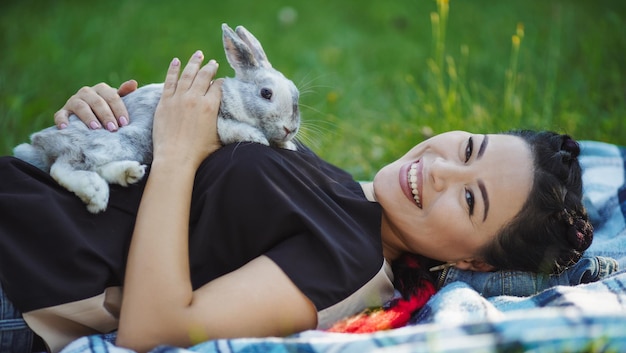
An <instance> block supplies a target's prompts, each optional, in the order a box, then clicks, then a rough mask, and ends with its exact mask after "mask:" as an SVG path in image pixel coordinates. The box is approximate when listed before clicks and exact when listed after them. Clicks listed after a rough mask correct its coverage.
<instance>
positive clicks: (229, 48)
mask: <svg viewBox="0 0 626 353" xmlns="http://www.w3.org/2000/svg"><path fill="white" fill-rule="evenodd" d="M222 33H223V35H222V40H223V41H224V51H225V52H226V59H227V60H228V63H229V64H230V66H232V68H233V69H235V72H237V71H239V70H248V69H254V68H257V67H259V63H258V62H257V60H256V59H255V57H254V54H253V53H252V50H250V48H249V47H248V45H247V44H246V43H245V42H244V41H243V40H241V38H239V36H238V35H237V34H235V32H234V31H233V30H232V29H231V28H230V27H228V25H227V24H225V23H224V24H222Z"/></svg>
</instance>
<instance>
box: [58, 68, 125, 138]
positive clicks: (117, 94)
mask: <svg viewBox="0 0 626 353" xmlns="http://www.w3.org/2000/svg"><path fill="white" fill-rule="evenodd" d="M136 89H137V82H136V81H135V80H130V81H126V82H124V83H123V84H122V85H121V86H120V88H119V89H115V88H112V87H110V86H109V85H107V84H106V83H99V84H97V85H95V86H93V87H83V88H81V89H80V90H78V92H77V93H76V94H74V95H73V96H72V97H70V99H68V100H67V102H66V103H65V106H63V108H62V109H60V110H59V111H57V112H56V113H55V114H54V122H55V124H56V126H57V127H58V128H59V129H63V128H65V127H67V125H68V124H69V117H70V115H71V114H75V115H76V116H78V118H79V119H80V120H81V121H83V123H85V125H87V126H88V127H89V128H91V129H99V128H101V127H103V126H104V127H105V128H106V129H107V130H109V131H116V130H117V129H118V128H119V127H120V126H125V125H127V124H128V123H129V117H128V111H127V109H126V106H125V105H124V102H123V101H122V99H121V96H124V95H126V94H128V93H130V92H133V91H134V90H136Z"/></svg>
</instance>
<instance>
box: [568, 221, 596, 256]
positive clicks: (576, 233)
mask: <svg viewBox="0 0 626 353" xmlns="http://www.w3.org/2000/svg"><path fill="white" fill-rule="evenodd" d="M592 240H593V227H592V226H591V223H589V221H587V220H585V219H583V218H576V220H575V221H574V224H572V225H571V226H570V227H569V230H568V231H567V241H568V242H569V243H570V244H571V245H572V247H574V249H576V250H578V251H585V250H587V248H589V246H590V245H591V241H592Z"/></svg>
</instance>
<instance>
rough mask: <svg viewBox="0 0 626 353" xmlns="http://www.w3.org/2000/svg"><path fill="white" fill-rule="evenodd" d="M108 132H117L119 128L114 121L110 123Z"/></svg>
mask: <svg viewBox="0 0 626 353" xmlns="http://www.w3.org/2000/svg"><path fill="white" fill-rule="evenodd" d="M107 130H109V131H115V130H117V126H116V125H115V124H114V123H113V122H112V121H109V122H108V123H107Z"/></svg>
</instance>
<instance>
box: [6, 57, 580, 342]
mask: <svg viewBox="0 0 626 353" xmlns="http://www.w3.org/2000/svg"><path fill="white" fill-rule="evenodd" d="M203 59H204V58H203V55H202V53H201V52H196V53H195V54H194V55H193V56H192V57H191V59H190V61H189V63H188V64H187V66H186V67H185V69H184V70H183V71H182V73H180V61H178V60H177V59H174V60H173V61H172V63H171V65H170V67H169V70H168V73H167V76H166V79H165V88H164V91H163V96H162V98H161V101H160V103H159V106H158V108H157V112H156V114H155V122H154V131H153V140H154V160H153V163H152V165H151V168H150V173H149V176H148V178H147V180H145V181H144V182H142V183H140V184H139V185H136V186H132V187H129V188H116V187H113V188H112V191H111V199H110V206H109V209H108V210H107V212H105V213H103V214H100V215H97V216H95V215H90V214H88V213H87V212H86V211H85V210H84V205H83V204H82V203H81V202H80V201H79V200H78V199H77V198H76V197H74V196H73V195H72V194H70V193H68V192H67V191H65V190H64V189H62V188H61V187H59V186H58V185H56V183H54V181H53V180H51V179H50V177H49V176H48V175H47V174H45V173H41V172H40V171H38V170H36V169H34V168H33V167H32V166H29V165H27V164H25V163H23V162H21V161H18V160H15V159H13V158H8V157H7V158H3V159H1V160H0V163H1V164H2V165H1V166H0V179H1V180H2V181H3V182H2V186H1V187H0V210H1V212H2V213H3V216H5V218H3V219H4V220H3V221H2V222H0V243H1V245H2V246H0V252H1V253H0V275H1V277H0V279H1V280H2V286H3V290H4V293H0V294H3V295H5V296H6V299H4V300H5V303H4V304H3V306H9V305H10V304H11V306H10V307H11V308H13V306H12V304H14V305H15V308H16V309H14V310H13V312H12V313H13V315H14V316H17V317H19V313H20V312H21V313H23V314H24V318H25V319H26V321H27V322H28V325H29V326H30V328H32V329H33V330H34V331H35V332H37V334H39V335H41V336H43V337H44V338H45V340H46V342H47V343H48V345H49V346H50V348H51V349H52V350H59V349H60V348H61V347H62V346H63V345H64V344H66V343H68V341H69V340H71V339H73V338H75V337H76V335H80V334H89V333H92V332H95V331H94V329H97V330H100V331H101V332H107V331H113V330H115V329H118V334H117V344H119V345H121V346H125V347H130V348H133V349H135V350H138V351H146V350H148V349H150V348H152V347H154V346H156V345H158V344H173V345H179V346H187V345H190V344H192V343H194V342H197V341H199V340H206V339H212V338H218V337H235V336H270V335H286V334H290V333H293V332H298V331H302V330H306V329H312V328H315V327H324V326H327V325H328V324H330V323H332V321H333V320H337V319H339V318H341V317H345V316H347V315H351V314H354V313H356V312H359V311H360V310H362V309H363V308H365V307H367V306H371V305H380V304H381V303H383V302H385V301H386V300H388V299H389V298H390V297H391V295H392V292H393V286H392V280H391V274H390V270H389V263H390V262H392V261H394V260H395V259H397V258H399V257H400V256H401V255H402V254H404V253H412V254H420V255H423V256H426V257H429V258H432V259H435V260H438V261H441V262H444V263H446V264H450V265H453V266H456V267H458V268H462V269H471V270H477V271H489V270H492V269H494V268H510V269H522V270H532V271H539V270H543V271H558V270H560V269H562V268H564V267H566V266H567V265H569V264H570V263H573V262H575V261H576V260H577V259H578V258H579V257H580V256H581V254H582V252H583V251H584V250H585V249H586V248H587V247H588V246H589V244H590V242H591V238H592V232H591V228H590V227H589V226H588V222H587V218H586V214H585V212H584V209H583V207H582V204H581V180H580V167H579V166H578V162H577V160H576V156H577V154H578V146H577V144H576V143H575V142H574V141H573V140H571V139H570V138H569V137H567V136H559V135H556V134H552V133H540V134H532V133H519V134H510V135H476V134H470V133H466V132H449V133H446V134H442V135H438V136H436V137H433V138H431V139H429V140H427V141H424V142H423V143H420V144H419V145H417V146H416V147H414V148H413V149H411V150H410V151H409V152H408V153H407V154H405V155H404V156H403V157H401V158H400V159H398V160H397V161H395V162H393V163H391V164H389V165H388V166H386V167H384V168H383V169H382V170H381V171H380V172H379V173H378V174H377V175H376V177H375V178H374V181H373V182H372V183H364V184H362V185H361V184H359V183H357V182H354V181H353V180H352V178H351V177H350V176H349V175H348V174H346V173H345V172H343V171H341V170H339V169H337V168H335V167H334V166H332V165H329V164H327V163H325V162H324V161H322V160H320V159H319V158H318V157H317V156H315V155H314V154H313V153H312V152H311V151H309V150H308V149H306V148H305V147H304V146H299V151H296V152H294V151H285V150H280V149H273V148H269V147H265V146H261V145H258V144H238V145H227V146H223V147H222V146H221V145H220V143H219V140H218V138H217V132H216V115H217V110H218V106H219V101H220V92H221V90H220V85H221V81H220V80H216V81H215V82H213V81H212V79H213V77H214V75H215V73H216V70H217V63H215V61H213V60H211V61H210V62H209V63H208V64H206V65H204V66H202V65H201V63H202V61H203ZM179 73H180V78H179ZM132 89H134V85H133V84H131V85H128V86H125V87H123V89H122V91H124V90H128V91H132ZM92 92H94V91H91V90H86V91H82V93H79V94H78V95H77V96H75V97H73V98H71V99H70V100H69V101H68V104H67V105H66V109H64V110H61V111H60V112H59V113H58V114H57V116H56V117H55V120H56V122H57V124H58V125H59V126H61V127H62V125H63V124H67V121H66V116H67V114H68V113H69V112H70V111H71V112H76V113H77V114H79V115H81V116H82V117H83V120H84V121H86V122H87V123H88V125H90V126H92V127H95V128H98V127H99V126H105V127H106V128H108V129H110V130H115V129H116V128H117V126H118V125H124V124H125V123H126V122H127V121H128V120H127V119H126V118H124V117H125V116H127V115H124V113H125V109H124V108H123V106H122V105H121V101H120V100H119V97H117V96H116V95H111V89H110V88H108V87H107V86H97V87H96V90H95V92H96V94H93V93H92ZM121 93H123V92H121ZM102 97H104V99H103V98H102ZM106 101H108V103H105V102H106ZM103 103H104V104H103ZM108 106H110V107H111V108H109V107H108ZM81 107H82V108H81ZM109 109H110V111H109ZM92 110H93V111H95V112H96V116H100V118H101V119H102V122H95V120H93V119H94V117H95V116H94V115H93V114H92V113H91V111H92ZM102 111H108V113H104V114H103V113H101V112H102ZM113 116H115V117H117V120H114V119H112V117H113ZM207 117H210V119H208V118H207ZM8 219H10V220H11V221H8ZM531 220H532V222H531ZM52 235H53V236H52ZM131 235H132V236H131ZM35 242H37V243H38V245H34V243H35ZM129 243H130V244H129ZM39 244H40V245H39ZM518 254H520V255H518ZM122 283H123V284H124V286H123V298H124V300H123V302H122V304H121V308H119V307H117V305H118V304H119V303H120V301H121V297H120V295H121V294H120V292H119V291H120V290H121V289H120V286H121V284H122ZM118 316H119V326H118V321H117V319H118ZM242 316H243V318H242ZM31 335H32V333H31ZM9 339H10V338H5V337H2V339H1V340H0V342H2V341H5V342H9ZM27 340H28V339H27ZM30 343H31V342H30V341H29V342H26V343H25V344H24V347H27V348H26V349H28V348H29V347H30ZM5 344H16V343H10V342H9V343H5ZM11 348H12V349H13V351H15V350H16V349H17V348H15V347H14V346H11Z"/></svg>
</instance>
